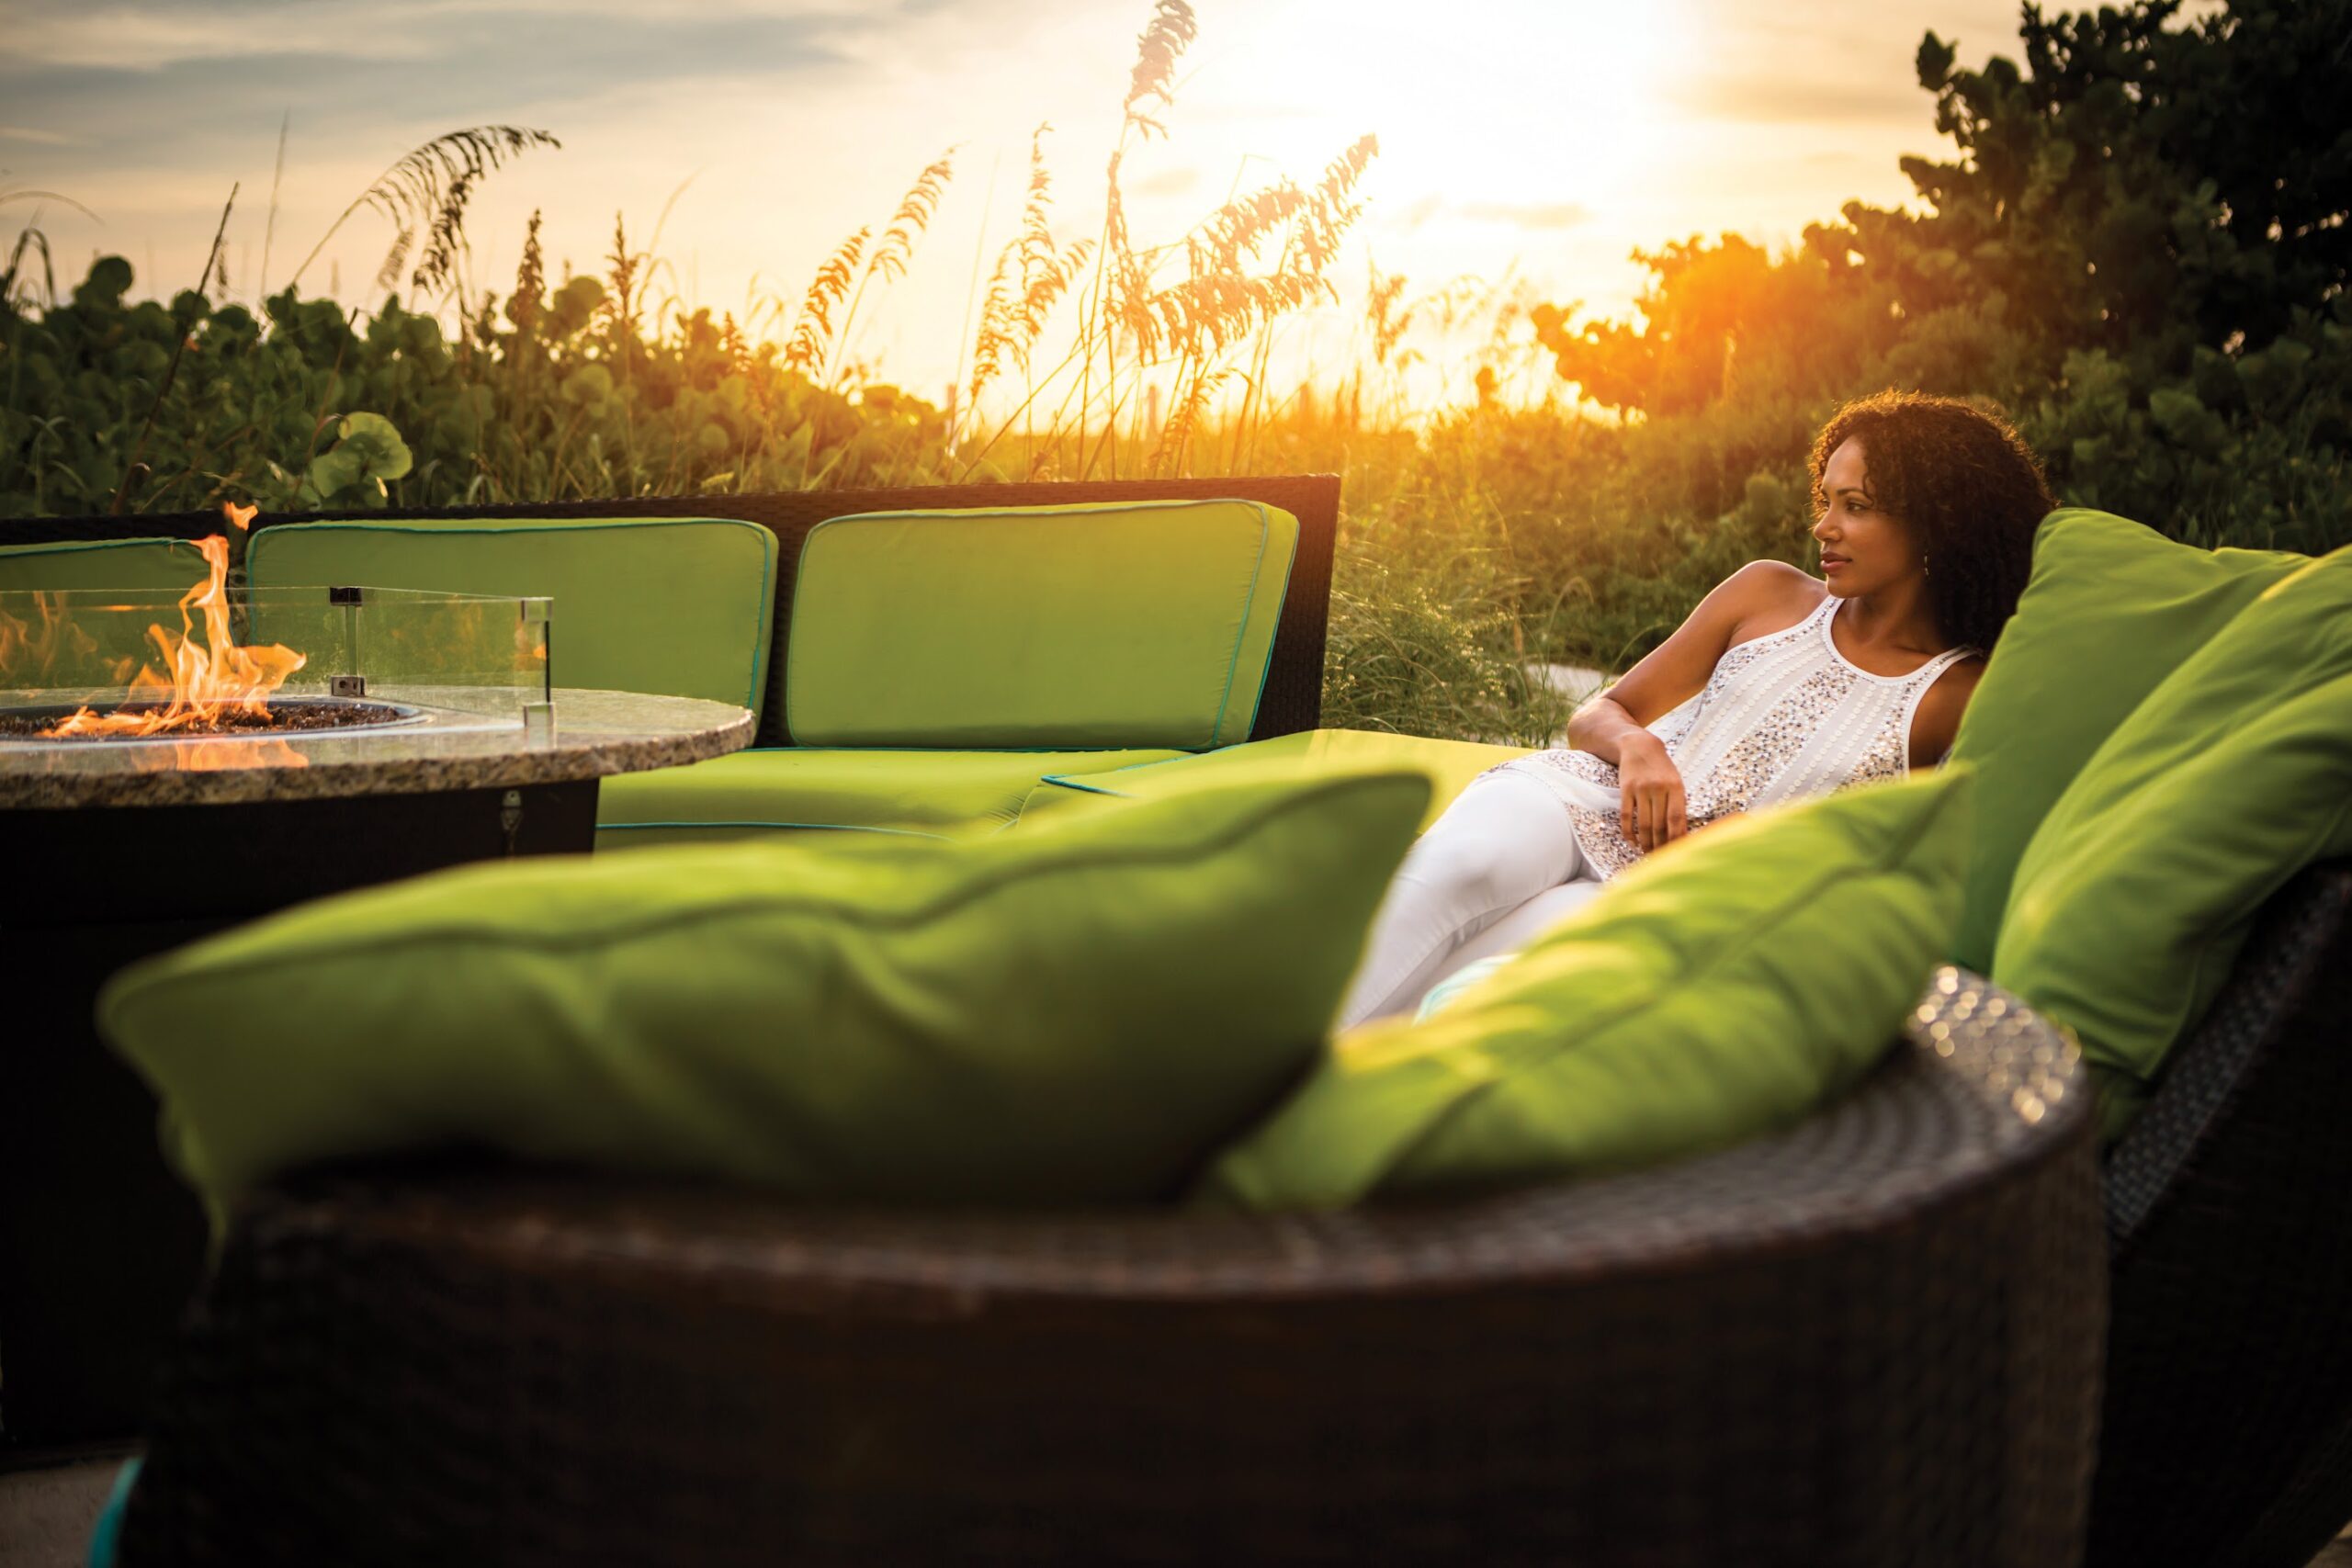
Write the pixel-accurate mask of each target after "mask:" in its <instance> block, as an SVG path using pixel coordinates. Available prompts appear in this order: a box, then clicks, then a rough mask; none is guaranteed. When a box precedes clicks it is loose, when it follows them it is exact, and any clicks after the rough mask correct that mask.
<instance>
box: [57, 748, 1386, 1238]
mask: <svg viewBox="0 0 2352 1568" xmlns="http://www.w3.org/2000/svg"><path fill="white" fill-rule="evenodd" d="M1428 793H1429V786H1428V784H1426V783H1425V782H1424V781H1422V780H1421V779H1420V778H1419V776H1417V775H1413V774H1407V773H1369V774H1358V775H1356V776H1353V777H1344V778H1329V779H1318V780H1312V781H1307V782H1303V783H1302V782H1297V781H1287V780H1286V781H1282V782H1279V783H1276V784H1243V785H1234V786H1231V787H1227V788H1219V789H1212V790H1202V791H1198V792H1195V793H1193V794H1192V795H1187V796H1185V797H1184V798H1182V799H1180V800H1167V801H1155V802H1152V803H1149V804H1148V805H1147V806H1144V807H1138V808H1137V809H1136V810H1135V811H1132V812H1123V813H1121V814H1119V815H1117V816H1115V817H1104V818H1101V819H1099V820H1095V821H1090V822H1078V823H1072V824H1069V826H1068V827H1067V828H1065V829H1062V830H1060V831H1058V832H1053V833H1036V834H1031V835H1028V836H1025V837H1023V836H1019V835H1014V834H1004V835H1001V836H999V837H996V838H992V839H988V840H982V841H979V842H978V843H973V844H943V843H936V842H933V841H930V840H923V839H915V838H899V837H891V836H886V835H880V834H865V833H857V834H848V833H843V834H826V835H822V836H820V837H819V838H816V839H814V840H795V841H789V842H784V843H777V844H772V845H762V846H758V847H748V848H747V847H744V846H741V845H736V846H728V847H725V848H720V849H669V850H658V851H655V850H649V851H646V852H642V853H636V854H625V855H595V856H584V857H583V856H575V857H549V858H547V859H540V860H525V861H515V862H508V863H499V864H490V865H476V866H468V867H461V868H458V869H455V870H451V871H447V872H440V873H435V874H431V875H427V876H422V877H417V878H413V879H412V880H410V881H407V882H402V883H398V884H394V885H392V886H385V887H379V888H373V889H369V890H368V891H364V892H358V893H352V894H347V895H344V896H341V897H334V898H331V899H325V900H322V901H320V902H318V903H314V904H310V905H305V906H302V907H300V908H295V909H292V910H288V911H286V912H284V913H281V914H278V915H275V916H272V917H269V918H268V919H263V920H260V921H257V922H255V923H254V924H252V925H248V926H245V927H243V928H241V929H239V930H237V931H230V932H226V933H223V934H221V935H219V936H216V937H212V938H209V939H207V940H205V941H203V942H198V943H196V944H194V945H192V946H188V947H184V948H181V949H179V950H177V951H176V952H173V953H166V954H164V955H163V956H161V957H158V958H154V959H150V960H148V961H146V962H144V963H141V964H136V965H134V966H132V967H130V969H127V970H125V971H124V972H122V973H121V974H120V975H119V976H117V977H116V979H115V980H114V981H113V982H111V983H110V984H109V985H108V987H107V988H106V990H105V992H104V993H103V995H102V996H101V998H100V1001H99V1016H100V1025H101V1028H102V1030H103V1031H104V1032H105V1034H106V1036H107V1039H108V1040H109V1041H111V1042H112V1043H113V1044H114V1045H115V1047H116V1048H117V1049H118V1050H119V1051H120V1052H121V1053H122V1054H123V1055H126V1056H127V1057H128V1058H129V1059H130V1061H131V1062H132V1063H134V1064H135V1065H136V1066H137V1067H138V1069H139V1070H140V1071H141V1073H142V1074H143V1075H144V1076H145V1077H146V1078H147V1080H148V1081H149V1082H150V1083H151V1084H153V1087H154V1089H155V1091H156V1093H157V1095H158V1096H159V1097H160V1099H161V1100H162V1104H163V1108H164V1128H165V1144H166V1147H167V1149H168V1151H169V1152H170V1154H171V1156H172V1157H173V1159H174V1161H175V1164H176V1165H177V1167H178V1168H179V1169H180V1170H181V1171H182V1172H184V1173H185V1174H186V1175H187V1177H188V1178H189V1179H192V1180H193V1181H194V1182H195V1183H196V1184H197V1185H198V1187H199V1188H200V1189H201V1190H202V1191H203V1193H204V1194H205V1195H206V1197H207V1199H208V1200H209V1202H210V1203H211V1205H212V1207H213V1210H214V1213H215V1214H216V1216H221V1215H224V1214H225V1213H226V1212H227V1209H228V1208H229V1207H230V1206H232V1205H233V1203H234V1202H235V1201H236V1200H237V1198H238V1197H239V1195H241V1194H243V1193H244V1192H246V1191H247V1190H250V1189H252V1188H253V1187H254V1185H255V1184H256V1183H260V1182H264V1181H266V1180H268V1179H270V1178H271V1177H273V1176H275V1175H276V1174H277V1173H279V1172H282V1171H287V1170H289V1169H291V1168H295V1167H298V1166H301V1165H305V1164H309V1163H311V1162H314V1161H319V1160H325V1159H333V1158H340V1157H346V1156H368V1155H377V1154H383V1153H388V1152H391V1151H398V1150H411V1149H423V1148H429V1147H439V1146H448V1145H457V1146H481V1147H488V1148H491V1149H494V1150H502V1151H506V1152H508V1153H511V1154H513V1155H516V1156H526V1157H529V1158H535V1159H544V1160H550V1161H560V1162H568V1163H576V1164H585V1165H589V1166H594V1167H602V1168H614V1169H621V1170H629V1171H646V1172H655V1171H662V1172H680V1173H699V1174H706V1175H712V1176H719V1177H727V1178H732V1179H741V1180H744V1181H748V1182H753V1183H758V1184H761V1185H763V1186H766V1187H769V1188H773V1189H775V1190H778V1191H781V1192H784V1193H787V1194H792V1195H797V1196H801V1197H807V1198H812V1199H828V1200H842V1201H893V1200H907V1201H955V1202H992V1203H995V1202H1002V1203H1025V1202H1046V1203H1064V1202H1094V1201H1143V1200H1149V1199H1155V1198H1169V1197H1172V1196H1174V1195H1176V1194H1177V1193H1178V1192H1179V1191H1180V1190H1182V1187H1183V1186H1184V1185H1185V1184H1186V1183H1187V1182H1188V1181H1189V1180H1190V1179H1192V1178H1193V1177H1194V1176H1196V1175H1197V1173H1198V1170H1199V1168H1200V1166H1201V1163H1202V1162H1203V1161H1204V1159H1205V1157H1206V1156H1208V1155H1209V1153H1210V1152H1211V1151H1212V1150H1214V1149H1215V1148H1216V1147H1217V1146H1218V1145H1220V1144H1222V1143H1223V1142H1225V1141H1226V1140H1227V1139H1229V1138H1231V1137H1232V1136H1234V1135H1236V1134H1238V1133H1239V1132H1241V1131H1242V1130H1243V1129H1244V1128H1245V1127H1247V1126H1248V1125H1250V1123H1251V1122H1253V1121H1255V1120H1256V1119H1257V1118H1258V1117H1259V1116H1260V1115H1261V1114H1263V1113H1264V1111H1266V1110H1267V1109H1268V1108H1269V1107H1270V1106H1271V1105H1272V1103H1273V1102H1274V1101H1275V1100H1278V1099H1279V1098H1280V1097H1281V1095H1282V1093H1283V1091H1284V1090H1285V1089H1288V1088H1289V1086H1290V1085H1291V1084H1292V1083H1294V1082H1295V1081H1296V1079H1297V1077H1298V1076H1299V1075H1300V1073H1301V1072H1302V1071H1303V1070H1304V1069H1305V1068H1306V1066H1307V1064H1308V1063H1309V1062H1310V1061H1311V1060H1312V1059H1313V1057H1314V1055H1315V1054H1316V1052H1317V1050H1318V1049H1319V1048H1320V1046H1321V1043H1322V1039H1323V1036H1324V1033H1325V1032H1326V1030H1327V1029H1328V1027H1329V1021H1330V1018H1331V1015H1332V1013H1333V1011H1334V1010H1336V1009H1337V1007H1338V1005H1339V1000H1340V993H1341V991H1342V989H1343V988H1344V987H1345V985H1346V983H1347V980H1348V977H1349V972H1350V970H1351V968H1352V967H1353V965H1354V964H1355V962H1356V958H1357V955H1358V953H1359V952H1360V951H1361V948H1362V945H1363V931H1364V928H1365V926H1366V924H1367V923H1368V922H1369V920H1370V919H1371V916H1372V912H1373V908H1374V906H1375V904H1377V902H1378V901H1379V899H1380V897H1381V894H1382V892H1383V890H1384V888H1385V885H1386V883H1387V880H1388V875H1389V873H1390V872H1391V870H1392V869H1393V868H1394V867H1395V865H1396V863H1397V861H1398V860H1399V859H1400V858H1401V857H1402V855H1403V853H1404V851H1405V846H1406V844H1407V842H1408V840H1410V838H1411V836H1412V829H1413V823H1414V821H1415V820H1416V819H1417V818H1419V815H1420V811H1421V807H1422V803H1423V800H1424V798H1425V797H1426V796H1427V795H1428Z"/></svg>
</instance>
